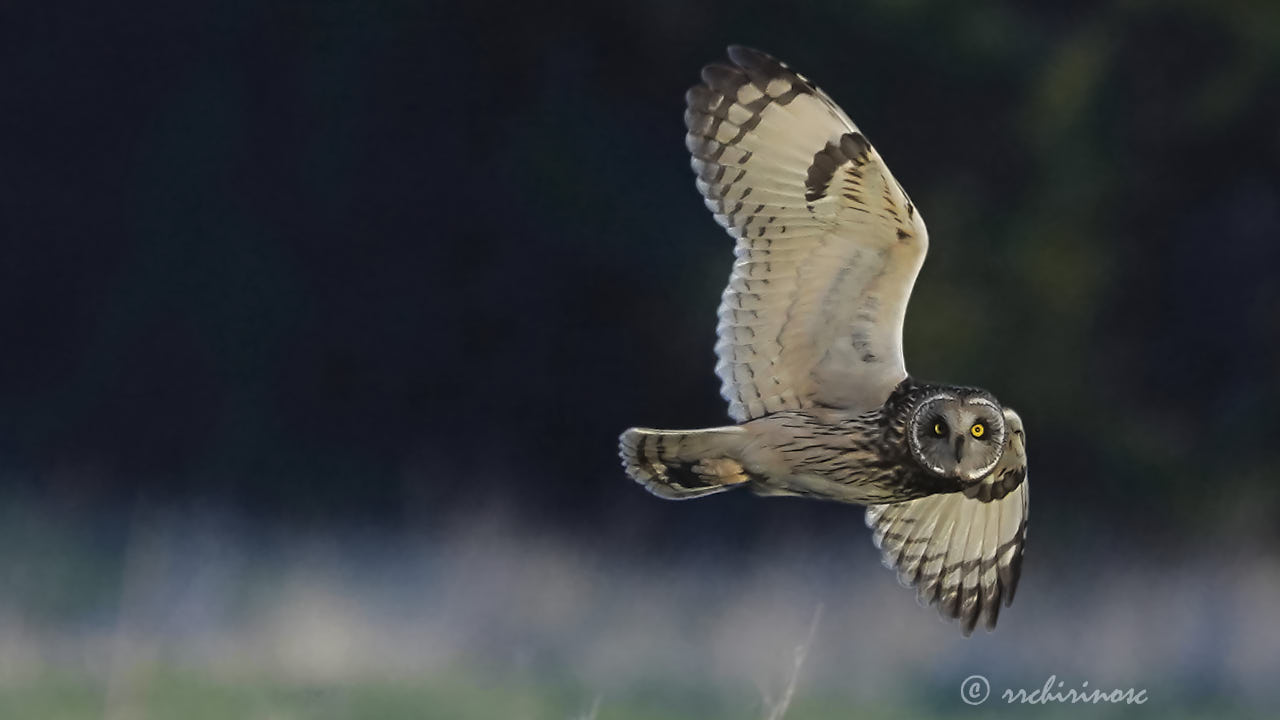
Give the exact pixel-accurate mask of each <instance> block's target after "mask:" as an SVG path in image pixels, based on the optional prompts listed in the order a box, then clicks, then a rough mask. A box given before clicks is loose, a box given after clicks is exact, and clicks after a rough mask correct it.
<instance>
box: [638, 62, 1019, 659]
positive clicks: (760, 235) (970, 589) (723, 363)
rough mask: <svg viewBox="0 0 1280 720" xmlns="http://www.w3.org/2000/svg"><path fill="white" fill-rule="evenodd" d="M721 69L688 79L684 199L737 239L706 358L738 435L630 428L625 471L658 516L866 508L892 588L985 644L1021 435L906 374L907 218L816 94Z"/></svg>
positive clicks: (989, 411)
mask: <svg viewBox="0 0 1280 720" xmlns="http://www.w3.org/2000/svg"><path fill="white" fill-rule="evenodd" d="M729 58H730V59H731V60H732V61H733V62H732V64H731V65H730V64H713V65H708V66H707V67H706V68H704V69H703V71H702V83H701V84H699V85H696V86H694V87H693V88H692V89H690V90H689V92H688V93H687V95H686V96H685V99H686V102H687V105H688V108H687V109H686V111H685V115H684V119H685V125H686V126H687V127H688V131H689V132H688V135H687V136H686V137H685V143H686V145H687V146H688V148H689V152H690V153H692V155H693V170H694V172H695V173H697V176H698V178H697V186H698V190H699V191H700V192H701V193H702V195H703V197H704V198H705V199H706V205H707V207H708V208H710V209H711V212H712V213H714V214H715V219H716V221H717V222H719V223H720V224H721V225H723V226H724V228H725V229H726V230H727V231H728V232H729V234H730V235H732V236H733V237H734V238H735V239H736V241H737V246H736V248H735V251H734V254H735V255H736V257H737V260H736V262H735V263H734V265H733V272H732V274H731V276H730V278H729V287H728V288H726V289H725V291H724V295H723V297H722V299H721V302H720V310H719V325H718V327H717V330H716V332H717V335H718V338H719V339H718V342H717V343H716V347H715V350H716V355H717V358H718V360H719V362H718V363H717V365H716V374H717V375H718V376H719V377H720V380H721V386H720V392H721V394H722V395H723V396H724V398H725V400H727V401H728V402H729V415H730V416H731V417H732V418H733V419H734V420H735V421H737V424H736V425H729V426H726V427H717V428H707V429H702V430H651V429H647V428H632V429H630V430H627V431H626V432H624V433H623V434H622V437H621V442H620V454H621V456H622V460H623V466H624V467H625V469H626V472H627V474H628V475H629V476H630V477H631V478H632V479H634V480H635V481H636V482H638V483H640V484H641V485H644V486H645V488H647V489H648V490H649V491H650V492H652V493H653V494H655V495H658V496H659V497H663V498H668V499H672V500H684V499H690V498H698V497H702V496H704V495H711V494H714V493H718V492H724V491H726V490H732V489H735V488H741V487H745V488H749V489H750V490H751V491H752V492H754V493H755V494H757V495H764V496H801V497H810V498H820V499H824V500H835V501H839V502H848V503H858V504H862V505H866V506H867V516H866V521H867V525H868V526H870V528H871V529H872V531H873V539H874V541H875V543H876V546H877V547H878V548H879V549H880V551H881V554H882V556H883V560H884V564H885V565H886V566H888V567H889V568H891V569H894V570H896V571H897V573H898V578H899V580H900V581H901V582H902V583H903V584H904V585H906V586H908V587H914V588H916V591H917V596H918V598H919V600H920V601H921V602H922V603H927V604H936V605H937V606H938V610H939V612H940V613H941V614H942V615H943V616H944V617H950V618H956V619H958V620H959V621H960V625H961V629H962V630H963V632H964V634H965V635H968V634H970V633H971V632H972V631H973V628H974V626H975V625H976V624H977V622H978V619H979V618H982V619H983V621H984V622H985V624H986V627H987V629H988V630H990V629H992V628H994V627H995V624H996V618H997V617H998V616H999V612H1000V604H1001V603H1002V602H1003V603H1004V605H1005V606H1008V605H1009V604H1010V603H1011V602H1012V601H1013V595H1014V591H1015V590H1016V588H1017V586H1018V577H1019V575H1020V572H1021V566H1022V552H1023V544H1024V541H1025V538H1026V528H1027V456H1026V435H1025V433H1024V432H1023V429H1022V420H1021V419H1020V418H1019V417H1018V414H1017V413H1015V412H1014V411H1013V410H1011V409H1009V408H1007V407H1004V406H1002V405H1001V404H1000V402H999V401H998V400H996V398H995V397H994V396H992V395H991V393H989V392H987V391H985V390H981V389H978V388H970V387H959V386H955V385H940V384H933V383H925V382H921V381H918V380H916V379H915V378H913V377H911V376H910V375H908V374H907V371H906V366H905V365H904V363H903V358H902V323H903V318H904V316H905V315H906V311H907V298H908V297H909V296H910V295H911V287H912V285H913V284H914V283H915V279H916V274H917V273H918V272H919V271H920V266H921V265H922V264H923V262H924V256H925V250H926V248H927V245H928V233H927V232H926V230H925V226H924V220H923V219H922V218H921V216H920V213H919V211H917V210H916V207H915V205H913V204H912V203H911V199H910V198H908V197H907V193H906V192H905V191H904V190H903V189H902V186H901V185H899V184H898V182H897V181H896V180H894V178H893V175H892V174H891V173H890V172H889V168H888V167H887V166H886V165H885V163H884V160H883V158H881V157H880V154H879V153H878V152H876V150H875V149H874V148H873V147H871V144H870V143H868V142H867V138H866V137H865V136H864V135H863V134H862V132H861V131H860V130H858V128H857V126H855V125H854V124H853V121H852V120H850V119H849V118H848V116H846V115H845V114H844V112H843V111H842V110H841V109H840V108H839V107H837V106H836V104H835V103H834V102H832V100H831V98H829V97H827V95H826V93H824V92H822V91H821V90H819V89H818V88H817V87H815V86H814V85H813V84H812V83H810V82H809V81H808V80H807V79H805V78H804V77H803V76H802V75H799V74H797V73H795V72H792V71H791V70H790V69H788V68H787V66H786V65H784V64H782V63H781V62H779V61H777V60H775V59H774V58H772V57H770V56H768V55H766V54H764V53H761V52H758V51H756V50H750V49H748V48H744V47H736V46H735V47H730V48H729Z"/></svg>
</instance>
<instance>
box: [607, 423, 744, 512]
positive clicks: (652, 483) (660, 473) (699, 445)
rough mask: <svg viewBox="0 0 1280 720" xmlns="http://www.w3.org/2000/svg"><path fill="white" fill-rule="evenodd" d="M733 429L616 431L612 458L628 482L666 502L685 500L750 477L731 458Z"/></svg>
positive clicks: (736, 439)
mask: <svg viewBox="0 0 1280 720" xmlns="http://www.w3.org/2000/svg"><path fill="white" fill-rule="evenodd" d="M741 435H742V429H741V428H738V427H725V428H711V429H708V430H650V429H648V428H631V429H630V430H627V431H626V432H624V433H622V437H621V438H619V443H618V455H619V456H620V457H621V458H622V466H623V468H624V469H626V471H627V475H628V476H630V477H631V479H632V480H635V481H636V482H638V483H640V484H641V485H643V486H644V487H645V489H646V490H648V491H649V492H651V493H653V494H654V495H657V496H658V497H661V498H666V499H668V500H691V499H693V498H699V497H703V496H705V495H713V494H715V493H718V492H724V491H726V490H732V489H734V488H735V487H740V486H742V485H744V484H746V483H747V482H748V481H750V480H751V479H752V475H751V473H749V472H748V471H747V470H746V468H744V467H743V466H742V463H740V462H739V461H738V460H736V459H734V457H733V455H734V454H736V453H735V451H736V449H737V447H738V446H739V445H740V444H741Z"/></svg>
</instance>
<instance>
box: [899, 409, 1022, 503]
mask: <svg viewBox="0 0 1280 720" xmlns="http://www.w3.org/2000/svg"><path fill="white" fill-rule="evenodd" d="M1004 436H1005V424H1004V411H1003V410H1002V409H1001V407H1000V404H999V403H998V402H996V400H995V398H993V397H991V396H990V395H989V394H988V393H986V392H983V391H981V390H966V391H962V392H956V393H951V392H938V393H934V394H932V395H929V396H927V397H925V398H923V399H921V401H920V403H919V404H918V405H917V406H916V410H915V412H914V413H912V415H911V421H910V422H909V423H908V425H907V438H908V444H909V446H910V448H911V454H912V456H913V457H914V459H915V461H916V462H918V463H919V464H920V465H921V467H923V468H924V469H925V470H927V471H929V472H930V473H933V474H934V475H937V476H939V477H944V478H951V479H955V480H959V481H960V482H961V483H963V484H965V485H970V484H973V483H976V482H978V481H980V480H982V478H984V477H986V475H987V474H988V473H990V472H991V471H992V469H994V468H995V466H996V463H998V462H1000V457H1001V456H1002V455H1003V453H1004Z"/></svg>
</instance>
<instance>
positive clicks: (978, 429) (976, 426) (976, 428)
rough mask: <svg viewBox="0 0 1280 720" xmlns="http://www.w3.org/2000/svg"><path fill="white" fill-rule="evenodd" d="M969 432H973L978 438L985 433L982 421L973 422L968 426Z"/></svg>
mask: <svg viewBox="0 0 1280 720" xmlns="http://www.w3.org/2000/svg"><path fill="white" fill-rule="evenodd" d="M969 432H971V433H973V436H974V437H976V438H980V437H982V436H983V435H984V434H986V432H987V429H986V428H984V427H982V423H975V424H974V426H973V427H971V428H969Z"/></svg>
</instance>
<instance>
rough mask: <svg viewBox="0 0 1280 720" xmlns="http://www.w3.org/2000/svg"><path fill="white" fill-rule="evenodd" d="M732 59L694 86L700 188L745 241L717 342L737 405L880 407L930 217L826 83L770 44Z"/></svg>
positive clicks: (890, 383)
mask: <svg viewBox="0 0 1280 720" xmlns="http://www.w3.org/2000/svg"><path fill="white" fill-rule="evenodd" d="M729 57H730V59H731V60H732V61H733V63H734V64H733V65H709V66H707V67H706V68H704V69H703V71H702V80H703V84H701V85H696V86H694V87H693V88H691V89H690V90H689V92H688V94H687V95H686V96H685V99H686V101H687V104H688V109H687V110H686V111H685V125H686V126H687V127H688V130H689V132H688V135H687V136H686V138H685V140H686V144H687V145H688V148H689V152H690V153H692V154H693V169H694V172H696V173H697V174H698V180H697V184H698V190H699V191H701V192H702V194H703V196H704V197H705V198H706V204H707V207H708V208H710V209H711V211H712V212H713V213H715V218H716V220H717V221H718V222H719V223H720V224H721V225H723V226H724V227H725V229H726V230H728V231H729V234H730V235H732V236H733V237H734V238H736V239H737V247H736V249H735V255H736V256H737V261H736V262H735V263H734V266H733V274H732V276H731V277H730V279H729V287H728V288H727V289H726V290H725V292H724V296H723V298H722V301H721V304H720V311H719V318H720V322H719V326H718V328H717V334H718V336H719V340H718V342H717V343H716V354H717V356H718V358H719V363H718V364H717V365H716V374H717V375H719V376H720V380H721V388H720V392H721V394H722V395H724V397H725V399H726V400H728V401H729V414H730V415H731V416H732V417H733V418H734V419H735V420H738V421H744V420H748V419H750V418H754V417H759V416H761V415H765V414H768V413H771V412H777V411H779V410H795V409H801V408H805V407H809V406H812V405H824V406H829V407H841V408H849V409H853V410H859V411H864V410H870V409H874V408H877V407H879V406H880V405H881V404H882V403H883V402H884V400H885V398H886V397H888V395H889V393H890V392H891V391H892V390H893V388H894V387H895V386H896V385H897V384H898V383H899V382H900V381H902V380H903V379H904V378H905V377H906V366H905V364H904V363H903V359H902V322H903V318H904V316H905V314H906V310H907V299H908V297H909V296H910V295H911V287H912V285H913V284H914V283H915V278H916V274H917V273H918V272H919V271H920V265H921V264H922V263H923V262H924V256H925V250H926V247H927V242H928V241H927V233H926V230H925V226H924V220H923V219H922V218H921V217H920V213H918V212H916V209H915V206H914V205H912V203H911V200H910V199H908V197H907V195H906V193H905V192H904V191H903V190H902V187H901V186H900V185H899V184H898V182H897V181H896V180H894V179H893V175H891V174H890V173H889V169H888V167H886V166H885V164H884V161H883V160H882V159H881V157H880V154H879V153H877V152H876V151H875V149H874V148H872V147H871V145H870V143H868V142H867V139H866V137H864V136H863V135H862V133H861V132H860V131H859V130H858V128H857V127H856V126H855V125H854V124H853V122H852V121H851V120H849V118H848V117H847V116H846V115H845V114H844V112H843V111H841V110H840V108H839V107H837V106H836V104H835V103H834V102H832V101H831V99H830V98H829V97H827V95H826V94H825V93H823V92H822V91H821V90H819V89H818V88H816V87H814V85H813V84H812V83H810V82H809V81H808V80H806V79H805V78H804V77H803V76H801V75H798V74H796V73H794V72H792V71H791V70H789V69H788V68H787V67H786V65H783V64H782V63H780V62H779V61H777V60H775V59H773V58H772V57H770V56H768V55H765V54H764V53H761V52H758V51H755V50H749V49H746V48H742V47H730V48H729Z"/></svg>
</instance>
